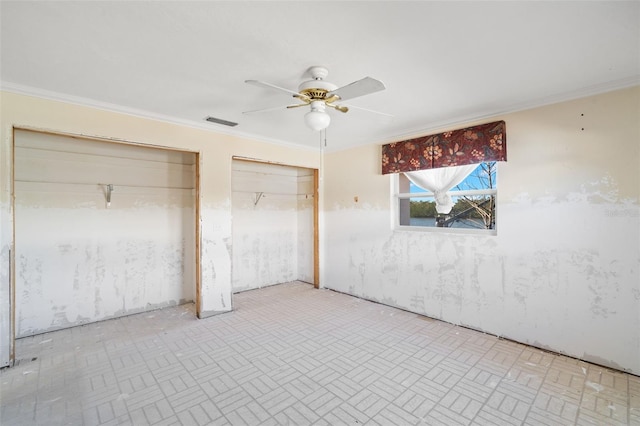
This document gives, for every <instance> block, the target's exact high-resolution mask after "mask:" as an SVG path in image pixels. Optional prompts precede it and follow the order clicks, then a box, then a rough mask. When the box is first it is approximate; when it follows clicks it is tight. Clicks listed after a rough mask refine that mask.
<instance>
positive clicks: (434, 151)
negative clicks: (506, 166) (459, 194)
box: [382, 121, 507, 175]
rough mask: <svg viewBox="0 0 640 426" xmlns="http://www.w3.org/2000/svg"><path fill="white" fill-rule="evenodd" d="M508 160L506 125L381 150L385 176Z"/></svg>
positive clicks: (469, 129) (483, 126) (440, 135)
mask: <svg viewBox="0 0 640 426" xmlns="http://www.w3.org/2000/svg"><path fill="white" fill-rule="evenodd" d="M506 160H507V134H506V127H505V122H504V121H495V122H493V123H487V124H481V125H479V126H473V127H467V128H465V129H459V130H454V131H451V132H444V133H438V134H436V135H430V136H422V137H419V138H415V139H409V140H406V141H401V142H393V143H390V144H386V145H383V146H382V174H383V175H386V174H389V173H400V172H410V171H412V170H425V169H435V168H438V167H450V166H461V165H465V164H477V163H483V162H485V161H506Z"/></svg>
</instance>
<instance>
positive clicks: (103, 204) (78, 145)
mask: <svg viewBox="0 0 640 426" xmlns="http://www.w3.org/2000/svg"><path fill="white" fill-rule="evenodd" d="M14 154H15V168H14V173H15V225H16V226H15V259H16V268H15V273H16V276H15V279H16V281H15V289H16V337H24V336H29V335H33V334H37V333H42V332H46V331H52V330H55V329H60V328H66V327H71V326H75V325H79V324H85V323H88V322H95V321H98V320H103V319H106V318H112V317H116V316H122V315H127V314H131V313H135V312H141V311H145V310H149V309H154V308H159V307H163V306H170V305H176V304H180V303H185V302H192V301H194V300H195V291H196V281H195V269H196V262H195V247H196V245H195V234H196V228H195V201H196V198H195V159H196V155H195V154H193V153H184V152H178V151H167V150H159V149H155V148H147V147H138V146H132V145H124V144H113V143H108V142H97V141H91V140H87V139H80V138H69V137H62V136H56V135H50V134H46V133H39V132H30V131H24V130H17V131H16V132H15V151H14ZM107 185H112V188H113V191H111V193H109V190H108V188H107ZM108 199H109V200H110V202H108V201H107V200H108Z"/></svg>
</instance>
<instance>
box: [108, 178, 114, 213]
mask: <svg viewBox="0 0 640 426" xmlns="http://www.w3.org/2000/svg"><path fill="white" fill-rule="evenodd" d="M112 192H113V184H111V183H110V184H108V185H107V207H110V206H111V193H112Z"/></svg>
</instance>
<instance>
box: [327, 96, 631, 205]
mask: <svg viewBox="0 0 640 426" xmlns="http://www.w3.org/2000/svg"><path fill="white" fill-rule="evenodd" d="M639 111H640V86H636V87H633V88H629V89H624V90H618V91H615V92H610V93H606V94H602V95H598V96H592V97H588V98H583V99H577V100H573V101H569V102H562V103H558V104H553V105H548V106H544V107H539V108H535V109H530V110H526V111H520V112H515V113H510V114H504V115H499V116H495V117H491V118H487V119H485V120H482V121H473V122H468V123H461V124H460V125H457V126H454V127H450V128H441V129H435V130H433V131H430V132H428V133H427V134H435V133H439V132H444V131H449V130H455V129H460V128H464V127H468V126H473V125H476V124H481V123H486V122H491V121H497V120H505V121H506V123H507V125H506V127H507V149H508V151H507V157H508V158H507V160H508V161H507V162H505V163H501V164H500V173H501V176H503V175H508V174H511V173H512V172H515V170H512V168H513V167H517V173H516V174H517V175H518V178H517V180H516V181H509V180H508V179H507V178H506V177H505V178H504V179H501V178H500V177H499V179H500V180H499V185H500V200H501V202H507V201H508V200H510V199H512V198H514V197H517V196H518V195H521V194H523V193H526V194H528V196H530V197H532V198H538V197H544V196H547V195H549V194H550V193H554V194H556V195H557V194H566V195H568V194H570V193H573V192H580V191H582V189H583V187H588V189H589V190H590V191H591V189H593V188H592V187H593V186H594V185H605V184H604V183H602V177H603V176H610V177H611V179H612V180H613V181H615V182H616V191H617V196H618V197H619V199H620V200H624V199H631V200H635V202H638V199H640V192H639V191H640V189H639V187H640V185H639V184H640V160H639V159H640V116H639V115H638V114H639ZM621 123H624V124H625V125H621ZM418 136H423V135H415V137H418ZM380 153H381V149H380V148H379V147H378V146H374V145H366V146H361V147H357V148H353V149H350V150H346V151H339V152H333V153H327V155H326V157H325V159H326V161H327V163H326V164H327V167H326V168H325V173H326V174H327V175H328V176H333V177H335V176H346V175H349V172H350V171H352V172H353V173H356V174H358V175H360V174H362V173H364V174H365V175H366V176H367V180H368V181H371V185H367V186H366V187H364V186H363V185H361V184H360V183H359V182H358V178H357V177H351V178H346V177H345V178H344V179H338V180H335V179H330V180H328V181H327V182H326V186H325V189H326V190H325V194H324V195H325V197H324V203H325V205H326V206H327V209H336V208H345V207H346V208H351V207H355V205H354V203H353V197H352V196H351V194H353V196H356V195H360V199H359V201H360V206H363V205H366V204H367V203H368V204H369V206H373V207H379V208H385V209H386V208H388V207H389V197H388V194H387V193H386V192H384V191H380V187H381V185H385V184H388V177H387V176H383V175H381V165H380V164H381V157H380V155H381V154H380ZM612 165H615V166H614V167H612ZM541 167H543V168H544V170H545V172H544V173H545V174H544V175H541V174H540V169H541ZM550 182H551V183H552V185H550V184H549V183H550ZM603 190H604V188H603ZM593 201H595V200H593ZM363 203H364V204H363Z"/></svg>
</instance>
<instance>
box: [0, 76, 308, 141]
mask: <svg viewBox="0 0 640 426" xmlns="http://www.w3.org/2000/svg"><path fill="white" fill-rule="evenodd" d="M0 90H2V91H4V92H9V93H14V94H17V95H24V96H32V97H36V98H41V99H46V100H50V101H57V102H64V103H67V104H72V105H78V106H84V107H89V108H95V109H99V110H102V111H108V112H115V113H118V114H125V115H130V116H133V117H138V118H144V119H148V120H154V121H160V122H163V123H169V124H176V125H178V126H184V127H190V128H193V129H199V130H204V131H207V132H211V133H217V134H223V135H227V136H233V137H237V138H243V139H250V140H253V141H258V142H264V143H268V144H272V145H279V146H284V147H288V148H296V149H302V150H309V151H318V148H317V147H309V146H306V145H300V144H294V143H291V142H286V141H282V140H279V139H271V138H265V137H264V136H260V135H256V134H253V133H246V132H242V131H239V130H232V129H230V128H226V127H225V128H222V127H221V128H218V127H216V128H215V129H212V128H211V126H212V124H211V123H208V122H204V119H205V118H206V117H202V119H203V122H202V123H200V122H198V121H194V120H185V119H181V118H177V117H172V116H169V115H163V114H157V113H154V112H150V111H145V110H141V109H136V108H130V107H126V106H122V105H117V104H112V103H108V102H101V101H96V100H94V99H89V98H83V97H80V96H74V95H69V94H66V93H60V92H54V91H51V90H45V89H40V88H37V87H32V86H25V85H22V84H17V83H12V82H7V81H2V82H0Z"/></svg>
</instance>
